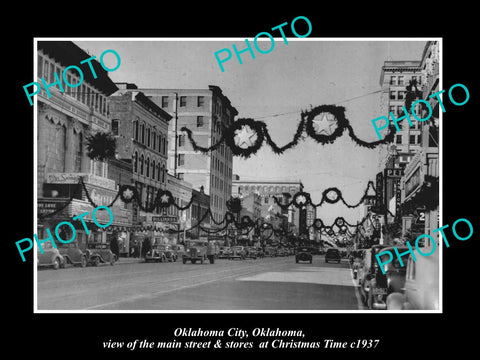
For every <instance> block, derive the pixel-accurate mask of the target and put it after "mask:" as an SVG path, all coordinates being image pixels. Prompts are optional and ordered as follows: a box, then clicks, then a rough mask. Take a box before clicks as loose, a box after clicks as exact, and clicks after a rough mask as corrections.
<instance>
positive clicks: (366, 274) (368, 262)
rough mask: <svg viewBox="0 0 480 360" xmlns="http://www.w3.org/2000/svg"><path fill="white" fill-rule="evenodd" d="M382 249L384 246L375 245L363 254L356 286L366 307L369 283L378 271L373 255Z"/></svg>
mask: <svg viewBox="0 0 480 360" xmlns="http://www.w3.org/2000/svg"><path fill="white" fill-rule="evenodd" d="M383 248H385V245H379V244H377V245H373V246H372V247H371V248H370V249H365V252H364V257H363V268H362V269H360V271H359V278H358V285H359V286H360V296H361V298H362V301H363V303H364V304H365V305H368V303H367V302H368V300H369V296H370V283H371V281H372V279H374V278H375V276H376V275H375V274H376V271H377V270H378V269H379V266H378V262H377V259H376V258H375V255H376V254H378V253H379V252H381V251H382V249H383ZM379 291H380V290H379ZM376 295H379V294H376ZM372 305H373V304H372ZM379 306H380V304H379Z"/></svg>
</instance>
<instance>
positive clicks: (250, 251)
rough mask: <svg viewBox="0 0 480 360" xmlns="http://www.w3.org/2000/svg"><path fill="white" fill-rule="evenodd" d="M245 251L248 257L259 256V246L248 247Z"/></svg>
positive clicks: (254, 257)
mask: <svg viewBox="0 0 480 360" xmlns="http://www.w3.org/2000/svg"><path fill="white" fill-rule="evenodd" d="M245 253H246V254H245V257H246V258H248V259H256V258H257V257H258V251H257V248H256V247H253V246H249V247H246V248H245Z"/></svg>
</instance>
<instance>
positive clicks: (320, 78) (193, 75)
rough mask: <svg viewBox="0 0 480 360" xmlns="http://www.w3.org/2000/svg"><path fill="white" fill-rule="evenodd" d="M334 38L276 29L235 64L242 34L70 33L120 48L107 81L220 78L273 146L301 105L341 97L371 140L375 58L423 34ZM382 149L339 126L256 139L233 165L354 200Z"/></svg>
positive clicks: (413, 51) (420, 44) (397, 55)
mask: <svg viewBox="0 0 480 360" xmlns="http://www.w3.org/2000/svg"><path fill="white" fill-rule="evenodd" d="M85 40H86V39H85ZM146 40H148V41H146ZM167 40H168V41H167ZM340 40H341V39H336V40H335V39H311V38H310V39H309V38H305V39H293V38H292V39H291V38H289V39H288V44H285V43H284V41H283V39H282V38H275V46H274V48H273V50H272V51H271V52H270V53H268V54H260V53H258V52H255V56H256V58H255V59H252V58H251V56H250V54H249V53H248V52H245V53H243V54H241V57H242V60H243V64H240V63H239V62H238V60H237V59H236V57H235V54H233V50H232V44H236V46H237V48H238V49H239V50H241V49H244V48H245V42H244V39H241V38H236V39H225V38H223V39H221V40H220V39H219V40H215V41H213V39H207V40H201V41H199V40H196V39H195V41H193V39H190V40H189V41H187V40H182V39H176V40H175V39H163V40H160V39H159V40H158V41H151V39H144V40H143V41H140V40H139V39H134V38H128V39H118V38H115V39H95V38H89V39H88V41H84V40H78V41H77V40H74V42H75V43H76V44H77V45H78V46H80V47H81V48H82V49H84V50H85V51H87V52H88V53H89V54H91V55H95V56H96V57H97V58H99V56H100V54H102V52H103V51H105V50H107V49H113V50H115V51H116V52H118V54H119V55H120V57H121V60H122V62H121V66H120V67H119V68H118V69H117V70H115V71H113V72H111V73H109V75H110V77H111V78H112V79H113V81H115V82H131V83H135V84H136V85H137V86H138V87H139V88H191V89H193V88H206V87H208V85H217V86H219V87H220V88H221V89H222V91H223V93H224V95H226V96H227V97H228V98H229V99H230V101H231V103H232V105H233V106H234V107H235V108H236V109H237V110H238V112H239V115H238V116H237V118H243V117H245V118H254V119H255V120H261V121H263V122H265V123H266V124H267V126H268V129H269V132H270V135H271V137H272V139H273V140H274V141H275V142H276V143H277V144H278V145H279V146H282V145H284V144H286V143H288V142H289V141H290V140H291V139H292V138H293V135H294V133H295V130H296V129H297V126H298V122H299V121H300V113H301V111H302V110H307V109H310V107H315V106H318V105H324V104H335V105H341V106H344V107H345V108H346V112H345V115H346V118H347V119H348V120H349V122H350V124H351V126H352V128H353V129H354V131H355V134H356V135H357V137H359V138H360V139H362V140H365V141H375V140H377V139H378V138H377V136H376V134H375V130H374V129H373V126H372V122H371V120H372V119H374V118H376V117H378V116H382V115H387V114H383V113H382V112H381V111H382V109H381V107H380V93H378V92H376V91H378V90H380V84H379V81H380V72H381V67H382V65H383V62H384V61H385V60H420V58H421V56H422V51H423V49H424V47H425V43H426V41H424V39H422V40H418V39H408V40H395V41H394V40H391V41H385V40H384V39H381V41H373V40H372V39H370V40H368V41H367V40H361V39H356V40H355V41H352V39H351V40H349V41H340ZM259 46H260V47H261V48H262V49H263V50H266V49H268V48H269V47H270V41H269V40H268V38H267V42H265V43H261V42H259ZM223 48H229V49H230V50H231V51H232V58H231V59H230V60H229V61H227V62H225V63H224V64H223V66H224V68H225V71H224V72H221V70H220V67H219V65H218V63H217V61H216V59H215V56H214V53H215V52H216V51H218V50H221V49H223ZM110 55H111V54H110ZM221 56H225V54H222V55H221ZM113 60H114V58H113V56H112V61H113ZM108 61H109V58H108V57H107V56H106V57H105V62H106V63H107V62H108ZM107 65H108V63H107ZM114 65H115V62H114V61H113V65H112V66H114ZM382 148H383V150H381V149H382ZM384 156H385V148H384V147H377V148H375V149H367V148H362V147H359V146H358V145H356V144H355V143H354V142H353V141H352V140H351V139H350V137H349V136H348V134H347V131H345V132H344V134H343V136H341V137H340V138H338V139H337V140H336V141H335V142H334V143H333V144H327V145H320V144H317V143H316V142H315V141H314V140H313V139H311V138H308V137H307V138H305V140H304V141H301V142H300V143H299V144H298V145H297V146H296V147H294V148H292V149H290V150H288V151H286V152H285V153H284V154H282V155H276V154H274V153H273V152H272V150H271V149H270V148H269V147H268V146H266V145H265V144H264V146H263V147H262V148H261V149H260V150H259V151H258V152H257V154H256V155H254V156H252V157H251V158H249V159H246V160H245V159H241V158H239V157H236V158H234V161H233V173H234V174H238V175H239V176H240V178H241V179H243V180H268V179H271V180H281V179H285V180H301V181H302V183H303V184H304V186H305V191H307V192H309V193H310V194H311V196H312V200H313V202H314V203H318V202H320V200H321V193H322V192H323V190H325V189H326V188H329V187H337V188H339V189H340V190H341V192H342V194H343V196H344V198H345V200H346V201H347V203H350V204H356V203H357V202H358V200H359V199H360V198H361V196H362V195H363V193H364V190H365V188H366V186H367V183H368V181H369V180H374V179H375V174H376V173H377V172H378V171H379V170H380V169H379V163H380V157H384ZM362 211H363V210H361V207H359V208H357V209H348V208H347V207H345V205H343V204H342V203H341V202H340V203H337V204H332V205H329V204H326V205H323V206H322V207H319V208H318V209H317V217H319V218H322V220H324V222H325V223H326V224H327V225H330V224H331V223H332V222H333V221H334V219H335V218H336V217H337V216H343V217H344V218H345V219H346V220H347V221H350V222H353V223H354V222H356V221H357V220H360V219H361V218H362V216H363V212H362Z"/></svg>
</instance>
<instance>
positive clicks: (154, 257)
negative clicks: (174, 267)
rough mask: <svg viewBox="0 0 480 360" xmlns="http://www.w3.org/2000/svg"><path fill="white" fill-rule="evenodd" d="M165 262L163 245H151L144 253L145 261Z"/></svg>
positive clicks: (165, 256)
mask: <svg viewBox="0 0 480 360" xmlns="http://www.w3.org/2000/svg"><path fill="white" fill-rule="evenodd" d="M149 261H154V262H159V261H160V262H166V261H167V255H166V254H165V245H160V244H156V245H152V247H151V249H150V250H148V251H147V252H146V253H145V262H149Z"/></svg>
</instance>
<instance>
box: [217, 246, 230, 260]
mask: <svg viewBox="0 0 480 360" xmlns="http://www.w3.org/2000/svg"><path fill="white" fill-rule="evenodd" d="M231 253H232V250H231V249H230V247H229V246H221V247H220V248H219V249H218V256H217V257H218V258H219V259H228V258H230V254H231Z"/></svg>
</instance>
